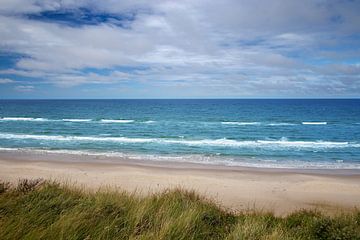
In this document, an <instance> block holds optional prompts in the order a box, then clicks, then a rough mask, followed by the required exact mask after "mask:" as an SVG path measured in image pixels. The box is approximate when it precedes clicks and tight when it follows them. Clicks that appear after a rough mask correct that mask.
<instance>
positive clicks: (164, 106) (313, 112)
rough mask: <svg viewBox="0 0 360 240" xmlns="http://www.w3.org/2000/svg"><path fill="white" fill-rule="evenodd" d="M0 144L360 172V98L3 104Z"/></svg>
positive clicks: (19, 102)
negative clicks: (351, 169) (348, 169)
mask: <svg viewBox="0 0 360 240" xmlns="http://www.w3.org/2000/svg"><path fill="white" fill-rule="evenodd" d="M0 147H1V148H2V149H3V150H11V149H18V148H20V149H36V150H44V151H60V152H71V153H78V154H104V155H111V156H113V155H115V156H127V157H141V158H143V159H148V160H163V161H194V162H201V163H208V164H213V163H215V164H226V165H246V166H268V167H311V168H360V100H268V99H266V100H27V101H23V100H1V101H0Z"/></svg>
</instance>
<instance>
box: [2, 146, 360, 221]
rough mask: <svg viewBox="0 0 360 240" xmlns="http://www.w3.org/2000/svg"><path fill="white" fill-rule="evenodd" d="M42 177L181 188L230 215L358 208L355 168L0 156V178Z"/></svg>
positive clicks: (142, 190) (94, 184) (131, 187)
mask: <svg viewBox="0 0 360 240" xmlns="http://www.w3.org/2000/svg"><path fill="white" fill-rule="evenodd" d="M19 178H44V179H53V180H58V181H61V182H71V183H73V184H76V185H79V186H84V187H86V188H87V189H98V188H99V187H113V188H118V189H123V190H127V191H131V192H133V191H137V192H138V193H139V194H148V193H149V192H158V191H162V190H164V189H167V188H175V187H181V188H184V189H190V190H196V191H198V192H199V193H200V194H203V195H205V196H207V197H208V198H211V199H215V201H216V202H218V203H219V204H220V205H222V206H223V207H225V208H229V209H231V210H234V211H239V210H247V209H256V210H265V211H268V210H269V211H274V212H275V214H277V215H285V214H288V213H290V212H292V211H294V210H297V209H303V208H306V209H311V208H318V209H323V210H326V211H328V212H331V211H337V210H339V209H342V210H344V209H345V210H346V209H352V208H354V207H360V172H359V171H357V170H294V169H260V168H259V169H257V168H241V167H236V168H234V167H220V166H209V165H199V164H179V163H149V162H144V161H134V160H132V161H131V162H130V160H129V159H111V158H101V157H93V156H81V157H79V156H65V155H60V154H37V153H33V154H32V153H24V152H22V153H18V152H11V153H10V152H1V153H0V179H1V180H2V181H10V182H12V183H15V182H16V181H17V180H18V179H19Z"/></svg>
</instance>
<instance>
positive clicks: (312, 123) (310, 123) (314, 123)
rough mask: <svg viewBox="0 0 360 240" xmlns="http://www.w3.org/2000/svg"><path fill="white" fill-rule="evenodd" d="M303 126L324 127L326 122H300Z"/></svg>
mask: <svg viewBox="0 0 360 240" xmlns="http://www.w3.org/2000/svg"><path fill="white" fill-rule="evenodd" d="M302 124H303V125H326V124H327V122H302Z"/></svg>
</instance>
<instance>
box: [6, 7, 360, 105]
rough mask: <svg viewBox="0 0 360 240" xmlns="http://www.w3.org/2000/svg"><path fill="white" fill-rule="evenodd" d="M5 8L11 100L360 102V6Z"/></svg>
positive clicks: (9, 93)
mask: <svg viewBox="0 0 360 240" xmlns="http://www.w3.org/2000/svg"><path fill="white" fill-rule="evenodd" d="M0 2H1V4H0V36H1V37H0V98H264V97H270V98H274V97H275V98H302V97H305V98H319V97H326V98H344V97H345V98H347V97H360V24H359V23H360V14H359V12H360V1H355V0H354V1H349V0H328V1H325V0H304V1H289V0H266V1H265V0H262V1H260V0H246V1H245V0H224V1H205V0H183V1H174V0H171V1H170V0H168V1H165V0H153V1H131V0H124V1H115V0H104V1H95V0H62V1H56V0H43V1H38V0H1V1H0Z"/></svg>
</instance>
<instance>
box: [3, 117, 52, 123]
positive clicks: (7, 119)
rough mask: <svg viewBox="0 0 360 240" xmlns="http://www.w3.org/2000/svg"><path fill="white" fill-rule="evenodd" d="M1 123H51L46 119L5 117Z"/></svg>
mask: <svg viewBox="0 0 360 240" xmlns="http://www.w3.org/2000/svg"><path fill="white" fill-rule="evenodd" d="M0 120H1V121H33V122H44V121H49V120H48V119H46V118H30V117H3V118H0Z"/></svg>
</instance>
